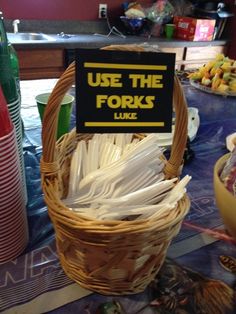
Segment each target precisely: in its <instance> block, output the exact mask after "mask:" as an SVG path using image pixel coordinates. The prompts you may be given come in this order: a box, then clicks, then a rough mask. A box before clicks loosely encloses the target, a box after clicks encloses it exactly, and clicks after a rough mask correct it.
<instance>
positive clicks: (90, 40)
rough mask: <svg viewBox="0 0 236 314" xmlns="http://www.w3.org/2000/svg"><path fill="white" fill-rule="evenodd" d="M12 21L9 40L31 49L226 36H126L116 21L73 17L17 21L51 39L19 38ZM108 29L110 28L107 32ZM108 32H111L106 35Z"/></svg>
mask: <svg viewBox="0 0 236 314" xmlns="http://www.w3.org/2000/svg"><path fill="white" fill-rule="evenodd" d="M12 22H13V21H12V20H5V26H6V30H7V32H8V39H9V41H10V42H11V43H12V44H13V45H14V46H16V47H17V48H19V49H29V48H30V49H34V48H36V49H37V48H39V47H40V48H42V47H43V48H44V47H45V48H66V49H75V48H88V47H91V48H100V47H102V46H104V45H111V44H136V43H137V44H140V43H148V44H151V45H157V46H159V47H172V48H173V47H175V48H177V47H204V46H218V45H226V44H227V43H228V42H229V39H226V38H224V39H220V40H214V41H205V42H203V41H201V42H197V41H185V40H179V39H166V38H163V37H154V36H151V37H150V36H148V35H147V36H144V35H139V36H133V35H126V34H125V32H123V29H122V28H120V25H119V23H118V22H117V21H116V20H111V21H106V20H98V21H77V20H70V21H68V20H44V21H42V20H20V24H19V25H18V30H19V32H21V33H43V34H47V35H49V36H50V37H51V40H19V38H18V37H14V34H13V33H12V32H13V27H12ZM111 30H113V31H112V32H111ZM116 30H117V31H118V32H119V31H120V32H121V34H122V35H124V38H122V37H121V36H120V35H117V32H116ZM60 33H64V34H66V35H70V36H69V38H63V37H60V36H58V34H60ZM109 33H111V34H110V35H109Z"/></svg>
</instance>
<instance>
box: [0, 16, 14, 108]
mask: <svg viewBox="0 0 236 314" xmlns="http://www.w3.org/2000/svg"><path fill="white" fill-rule="evenodd" d="M0 84H1V87H2V90H3V94H4V96H5V98H6V101H7V103H8V104H10V103H12V102H14V101H16V100H17V99H18V97H19V94H18V91H17V85H16V80H15V77H14V74H13V70H12V67H11V60H10V52H9V47H8V40H7V34H6V30H5V26H4V22H3V16H2V13H1V12H0Z"/></svg>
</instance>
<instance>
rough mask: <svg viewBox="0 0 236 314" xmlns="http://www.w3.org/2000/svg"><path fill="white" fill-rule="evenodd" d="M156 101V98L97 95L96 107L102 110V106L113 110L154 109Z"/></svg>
mask: <svg viewBox="0 0 236 314" xmlns="http://www.w3.org/2000/svg"><path fill="white" fill-rule="evenodd" d="M154 101H155V96H138V95H134V96H131V95H122V96H119V95H111V96H108V95H97V98H96V107H97V108H98V109H99V108H102V105H107V106H108V107H109V108H111V109H118V108H123V109H124V108H129V109H152V108H153V107H154Z"/></svg>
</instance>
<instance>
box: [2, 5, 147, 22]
mask: <svg viewBox="0 0 236 314" xmlns="http://www.w3.org/2000/svg"><path fill="white" fill-rule="evenodd" d="M124 2H125V1H124V0H100V1H99V0H87V1H86V0H0V10H1V11H2V12H3V14H4V17H5V19H16V18H17V19H26V20H27V19H28V20H37V19H42V20H69V19H70V20H81V21H82V20H87V21H89V20H96V19H97V18H98V4H99V3H107V5H108V16H111V17H112V16H119V15H122V12H123V10H122V3H124ZM152 2H153V1H151V0H146V1H145V0H143V1H139V3H145V4H148V3H152Z"/></svg>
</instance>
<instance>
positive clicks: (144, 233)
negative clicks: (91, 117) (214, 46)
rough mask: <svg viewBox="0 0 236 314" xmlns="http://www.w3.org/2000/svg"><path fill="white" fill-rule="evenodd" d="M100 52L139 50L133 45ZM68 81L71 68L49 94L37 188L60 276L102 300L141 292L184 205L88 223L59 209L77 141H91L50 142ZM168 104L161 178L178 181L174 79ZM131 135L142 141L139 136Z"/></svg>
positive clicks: (182, 137) (181, 130)
mask: <svg viewBox="0 0 236 314" xmlns="http://www.w3.org/2000/svg"><path fill="white" fill-rule="evenodd" d="M104 49H113V50H114V49H118V50H129V51H130V50H133V51H137V50H138V51H143V50H144V49H143V48H141V47H140V46H135V45H132V46H128V45H127V46H109V47H105V48H104ZM74 80H75V64H74V63H72V64H71V65H70V66H69V67H68V68H67V69H66V71H65V72H64V73H63V74H62V76H61V77H60V79H59V80H58V82H57V84H56V86H55V87H54V89H53V91H52V94H51V96H50V99H49V101H48V105H47V107H46V111H45V114H44V120H43V129H42V142H43V156H42V160H41V178H42V187H43V191H44V198H45V202H46V204H47V206H48V212H49V215H50V218H51V220H52V222H53V226H54V229H55V235H56V243H57V251H58V255H59V259H60V262H61V265H62V268H63V269H64V271H65V273H66V274H67V275H68V276H69V277H70V278H71V279H72V280H74V281H75V282H77V283H78V284H80V285H81V286H82V287H84V288H86V289H89V290H92V291H95V292H98V293H101V294H107V295H119V294H134V293H138V292H142V291H143V290H144V289H145V288H146V287H147V285H148V284H149V283H150V282H151V281H152V280H153V279H154V278H155V276H156V274H157V273H158V271H159V269H160V268H161V266H162V264H163V262H164V260H165V257H166V252H167V249H168V247H169V245H170V243H171V240H172V239H173V237H175V236H176V235H177V234H178V232H179V230H180V227H181V223H182V221H183V219H184V217H185V215H186V214H187V212H188V210H189V207H190V202H189V199H188V197H187V195H184V197H183V198H182V199H181V200H180V201H179V203H178V205H177V206H176V208H175V209H173V210H172V211H171V213H169V214H165V215H163V216H162V217H161V218H159V219H145V220H144V219H143V220H133V221H119V220H105V221H100V220H96V219H89V218H85V217H84V216H83V215H80V214H78V213H75V212H73V211H71V210H70V209H69V208H67V207H66V206H65V205H64V203H63V202H62V200H61V199H62V198H63V197H65V196H66V195H67V192H68V181H69V172H70V161H71V156H72V153H73V151H74V150H75V148H76V146H77V144H78V141H80V140H81V139H85V140H88V139H89V138H91V136H92V135H91V134H77V133H76V132H75V130H72V131H71V132H69V133H67V134H65V135H64V136H63V137H61V138H60V139H59V140H58V141H57V142H56V133H57V119H58V114H59V109H60V105H59V104H60V102H61V100H62V98H63V97H64V95H65V94H66V92H67V91H68V90H69V89H70V88H71V86H72V84H74ZM173 104H174V109H175V113H176V124H175V134H174V138H173V144H172V148H171V155H170V158H169V160H168V161H166V165H165V175H166V178H172V177H177V176H179V171H180V170H179V169H180V168H181V165H182V160H183V154H184V149H185V146H186V140H187V121H188V114H187V106H186V100H185V97H184V95H183V91H182V87H181V84H180V82H179V80H178V78H177V77H175V80H174V97H173ZM135 136H136V137H138V138H140V139H142V138H143V135H142V134H135Z"/></svg>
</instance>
